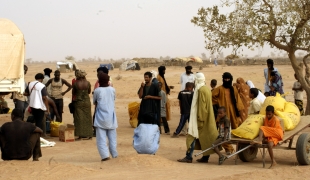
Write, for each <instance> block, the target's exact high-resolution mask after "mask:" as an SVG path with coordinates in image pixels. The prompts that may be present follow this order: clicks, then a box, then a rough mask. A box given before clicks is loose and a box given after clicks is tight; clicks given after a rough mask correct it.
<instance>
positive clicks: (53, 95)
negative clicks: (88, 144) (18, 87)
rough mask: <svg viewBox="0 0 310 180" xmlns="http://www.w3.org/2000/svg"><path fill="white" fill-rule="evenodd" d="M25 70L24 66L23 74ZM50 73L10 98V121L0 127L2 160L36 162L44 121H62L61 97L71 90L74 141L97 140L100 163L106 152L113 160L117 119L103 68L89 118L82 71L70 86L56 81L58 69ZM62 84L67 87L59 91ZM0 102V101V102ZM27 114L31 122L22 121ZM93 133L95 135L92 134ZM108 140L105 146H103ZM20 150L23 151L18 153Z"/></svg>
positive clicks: (87, 89)
mask: <svg viewBox="0 0 310 180" xmlns="http://www.w3.org/2000/svg"><path fill="white" fill-rule="evenodd" d="M27 71H28V67H27V66H24V74H25V75H26V73H27ZM51 73H52V70H51V69H49V68H45V69H44V75H43V74H42V73H38V74H36V75H35V80H34V81H31V82H29V83H26V84H25V87H26V89H25V92H24V93H23V94H20V93H13V95H12V98H13V100H14V103H15V109H14V110H13V111H12V114H11V119H12V122H7V123H5V124H4V125H3V126H2V127H1V129H0V130H1V131H0V146H1V151H2V159H3V160H13V159H18V160H27V159H29V158H30V157H31V156H32V157H33V160H34V161H37V160H38V159H39V157H41V156H42V154H41V149H40V136H44V135H45V134H46V126H45V124H46V122H45V120H46V118H51V119H54V117H56V121H59V122H62V119H63V117H62V113H63V107H64V101H63V97H64V95H65V94H66V93H68V92H69V91H70V90H71V89H72V107H73V109H72V113H73V119H74V125H75V136H77V137H78V138H77V139H76V140H88V139H92V137H93V136H96V137H97V147H98V151H99V154H100V156H101V160H102V161H106V160H108V159H109V151H110V153H111V154H112V157H113V158H116V157H117V156H118V155H117V149H116V146H117V143H116V128H117V118H116V113H115V108H114V104H115V90H114V88H113V87H112V86H111V85H112V83H111V79H110V77H109V76H108V69H107V68H106V67H99V68H98V69H97V77H98V80H97V82H96V84H95V90H94V92H93V103H94V105H95V112H94V115H93V117H92V113H91V101H90V96H89V94H90V93H91V84H90V82H89V81H87V79H86V75H87V73H86V72H85V71H84V70H77V71H76V72H75V76H76V77H75V78H74V79H73V80H72V84H70V83H68V82H67V81H66V80H65V79H63V78H60V76H61V74H60V71H59V70H56V71H55V72H54V76H55V77H54V78H51V77H50V74H51ZM63 85H66V86H67V87H68V88H67V90H66V91H64V92H63V91H62V87H63ZM1 100H2V99H1ZM29 112H30V113H31V116H32V119H33V123H29V122H26V123H25V122H24V121H27V119H29V118H28V117H27V119H25V118H24V116H25V114H29ZM94 133H95V135H94ZM107 139H108V140H109V147H110V148H108V146H107ZM21 151H23V152H21Z"/></svg>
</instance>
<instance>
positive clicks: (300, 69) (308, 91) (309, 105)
mask: <svg viewBox="0 0 310 180" xmlns="http://www.w3.org/2000/svg"><path fill="white" fill-rule="evenodd" d="M288 57H289V59H290V61H291V63H292V67H293V69H294V71H295V74H296V76H297V78H298V79H299V82H300V84H301V87H302V88H303V89H304V90H305V91H306V94H307V106H306V110H305V115H310V86H309V84H308V83H307V82H306V80H305V78H304V75H303V67H302V66H298V64H297V59H296V56H295V52H293V51H292V52H289V53H288Z"/></svg>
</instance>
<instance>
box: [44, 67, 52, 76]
mask: <svg viewBox="0 0 310 180" xmlns="http://www.w3.org/2000/svg"><path fill="white" fill-rule="evenodd" d="M43 71H44V74H45V75H47V76H48V77H51V72H53V70H52V69H50V68H45V69H44V70H43Z"/></svg>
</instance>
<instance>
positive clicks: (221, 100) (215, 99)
mask: <svg viewBox="0 0 310 180" xmlns="http://www.w3.org/2000/svg"><path fill="white" fill-rule="evenodd" d="M234 94H235V98H236V106H237V109H238V111H239V114H240V111H242V110H244V106H243V103H242V100H241V98H240V96H239V94H238V90H237V88H236V87H234ZM212 103H213V105H215V104H218V105H219V106H224V107H225V108H226V115H227V118H228V119H229V120H230V122H231V128H232V129H236V128H237V127H238V126H239V125H240V124H241V118H240V117H237V115H236V112H235V108H234V105H233V104H232V100H231V97H230V90H229V89H228V88H224V87H223V86H219V87H217V88H215V89H214V90H213V91H212Z"/></svg>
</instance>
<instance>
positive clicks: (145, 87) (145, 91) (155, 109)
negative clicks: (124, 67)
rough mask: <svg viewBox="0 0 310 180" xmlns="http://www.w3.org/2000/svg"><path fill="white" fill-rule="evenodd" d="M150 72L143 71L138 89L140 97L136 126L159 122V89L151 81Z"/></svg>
mask: <svg viewBox="0 0 310 180" xmlns="http://www.w3.org/2000/svg"><path fill="white" fill-rule="evenodd" d="M151 80H152V73H151V72H146V73H144V81H145V82H142V83H141V87H140V89H139V91H138V95H139V98H140V99H141V104H140V111H139V115H138V126H139V124H141V123H144V124H158V125H159V126H160V124H159V118H160V100H161V97H160V94H159V92H160V90H159V86H158V84H155V83H152V81H151Z"/></svg>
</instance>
